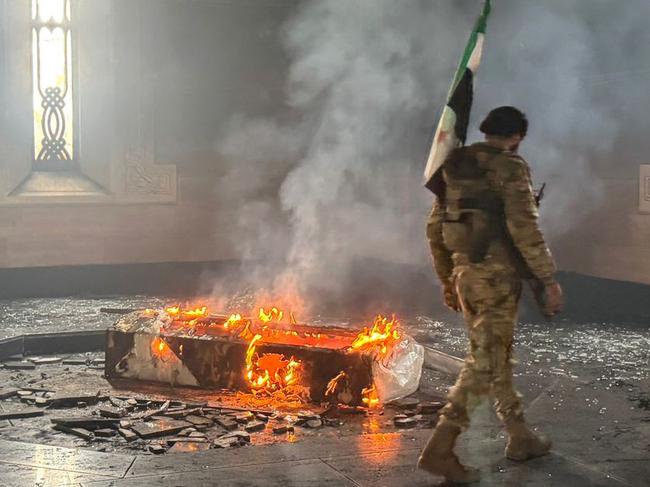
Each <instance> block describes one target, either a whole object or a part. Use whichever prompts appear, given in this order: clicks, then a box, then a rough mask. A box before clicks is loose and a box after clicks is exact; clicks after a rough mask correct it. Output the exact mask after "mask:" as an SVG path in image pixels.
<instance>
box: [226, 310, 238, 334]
mask: <svg viewBox="0 0 650 487" xmlns="http://www.w3.org/2000/svg"><path fill="white" fill-rule="evenodd" d="M241 322H242V317H241V315H240V314H239V313H233V314H231V315H230V316H229V317H228V319H227V320H226V322H225V323H224V324H223V327H224V328H225V329H226V330H227V329H228V328H230V327H231V326H233V325H234V326H237V325H240V324H241Z"/></svg>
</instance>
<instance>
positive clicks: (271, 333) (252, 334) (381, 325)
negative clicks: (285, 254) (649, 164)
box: [152, 301, 402, 408]
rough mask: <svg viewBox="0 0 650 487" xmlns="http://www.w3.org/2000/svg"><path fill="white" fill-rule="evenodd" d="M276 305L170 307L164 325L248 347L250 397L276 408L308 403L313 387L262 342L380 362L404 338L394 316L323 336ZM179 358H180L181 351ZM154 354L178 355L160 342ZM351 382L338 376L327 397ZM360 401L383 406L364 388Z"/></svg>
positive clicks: (297, 364) (297, 366) (291, 360)
mask: <svg viewBox="0 0 650 487" xmlns="http://www.w3.org/2000/svg"><path fill="white" fill-rule="evenodd" d="M273 302H274V303H275V304H276V305H275V306H270V307H268V306H267V305H265V306H257V305H256V306H254V307H253V309H254V310H257V313H255V312H253V313H248V314H244V313H241V312H234V313H232V314H230V315H221V314H211V313H210V312H209V310H208V307H207V306H203V305H201V306H198V307H196V308H194V309H183V308H182V307H181V306H180V305H177V306H169V307H167V308H165V310H164V311H165V313H166V314H167V315H168V316H169V317H171V320H168V322H166V323H165V324H164V325H163V326H164V327H165V328H169V329H170V330H173V331H174V332H177V330H179V329H180V330H181V331H182V332H184V333H186V334H187V335H190V336H203V335H213V336H221V337H223V336H227V337H230V338H231V339H232V340H234V341H242V340H243V341H244V342H245V343H247V345H248V346H247V349H246V355H245V369H244V371H243V375H244V379H245V382H246V384H248V386H249V388H250V390H251V391H252V394H249V396H250V397H251V400H253V401H257V402H261V401H264V402H267V403H273V404H275V405H277V404H278V403H282V404H283V405H289V404H290V405H291V407H293V406H294V405H298V404H299V403H304V402H305V401H307V400H308V399H309V388H308V387H307V386H305V385H304V384H303V382H304V378H303V375H304V364H303V363H302V362H301V361H300V360H297V359H296V358H295V357H294V356H290V357H286V356H285V355H283V354H280V353H258V347H259V346H260V345H261V344H262V343H264V344H265V345H267V344H283V345H295V346H302V347H319V348H327V349H331V350H344V351H348V352H356V353H359V352H361V353H367V354H372V355H373V356H374V358H375V359H379V358H383V357H386V356H388V355H389V354H390V353H391V351H392V350H393V347H394V346H395V344H396V343H397V342H398V341H399V340H401V339H402V333H401V330H400V329H399V327H400V323H399V320H398V319H397V318H396V317H395V316H392V317H391V318H389V317H385V316H382V315H377V316H376V317H375V319H374V322H373V325H372V326H367V327H364V328H363V329H362V330H361V331H360V332H358V334H357V333H356V331H352V330H344V331H343V332H341V331H340V330H341V329H340V328H338V329H337V330H339V331H336V332H333V333H332V334H330V333H329V332H327V331H323V330H324V328H319V329H310V328H309V327H308V326H306V325H304V324H298V323H297V321H296V318H295V315H294V313H293V311H290V309H289V308H286V309H283V308H281V307H280V306H279V305H278V303H279V301H273ZM267 303H268V301H267ZM321 332H322V333H321ZM178 353H179V354H181V353H182V349H181V350H180V351H179V352H178ZM152 354H153V356H155V357H156V358H158V359H159V360H162V361H168V360H171V359H174V358H176V355H175V353H174V351H172V350H171V349H170V348H169V345H168V344H167V343H165V342H164V341H163V340H162V339H160V338H158V339H156V340H155V341H154V342H153V343H152ZM347 380H348V376H347V374H346V372H345V371H341V372H339V374H338V375H336V376H335V377H334V378H332V379H331V380H330V381H329V383H328V384H327V387H326V391H325V396H326V397H328V396H329V397H331V396H334V397H337V394H338V395H339V396H340V395H341V394H342V393H344V392H345V388H346V387H347V385H346V382H347ZM344 386H345V387H344ZM339 400H340V398H339ZM362 400H363V404H364V405H365V406H366V407H367V408H375V407H377V406H379V404H380V400H379V396H378V394H377V390H376V387H375V386H374V385H371V386H369V387H367V388H365V389H363V391H362Z"/></svg>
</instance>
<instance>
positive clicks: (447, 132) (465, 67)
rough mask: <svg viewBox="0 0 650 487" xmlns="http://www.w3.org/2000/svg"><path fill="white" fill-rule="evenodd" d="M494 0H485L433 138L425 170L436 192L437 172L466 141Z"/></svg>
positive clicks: (427, 185) (425, 180) (425, 183)
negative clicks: (491, 2) (476, 78)
mask: <svg viewBox="0 0 650 487" xmlns="http://www.w3.org/2000/svg"><path fill="white" fill-rule="evenodd" d="M491 8H492V7H491V5H490V0H485V2H484V4H483V11H482V12H481V16H480V17H479V18H478V20H477V21H476V25H475V26H474V30H472V34H471V35H470V37H469V41H468V42H467V47H465V52H464V53H463V57H462V59H461V60H460V64H459V65H458V69H457V70H456V75H455V76H454V81H453V83H452V84H451V88H450V89H449V94H448V95H447V104H446V105H445V108H444V109H443V111H442V116H441V117H440V122H438V128H437V129H436V133H435V135H434V137H433V142H432V144H431V151H430V152H429V158H428V160H427V167H426V169H425V170H424V185H425V186H426V187H427V188H428V189H429V190H431V191H433V192H434V193H436V191H437V184H436V183H437V181H436V177H435V176H436V173H437V172H438V169H440V166H442V164H443V162H445V159H446V158H447V155H448V154H449V152H450V151H451V150H452V149H454V148H456V147H458V146H460V145H463V144H465V139H466V138H467V127H468V125H469V114H470V111H471V110H472V100H473V98H474V75H475V74H476V71H477V70H478V66H479V64H480V63H481V54H482V52H483V39H484V37H485V28H486V26H487V20H488V17H489V16H490V10H491Z"/></svg>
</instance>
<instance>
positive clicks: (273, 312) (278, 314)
mask: <svg viewBox="0 0 650 487" xmlns="http://www.w3.org/2000/svg"><path fill="white" fill-rule="evenodd" d="M257 317H258V318H259V319H260V321H261V322H262V323H270V322H271V321H273V320H275V321H276V322H278V323H279V322H280V321H282V318H283V317H284V311H282V310H279V309H278V308H276V307H275V306H273V307H272V308H271V309H269V311H268V313H267V312H266V311H265V310H264V308H260V311H259V313H258V314H257Z"/></svg>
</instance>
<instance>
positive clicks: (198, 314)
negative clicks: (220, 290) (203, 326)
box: [183, 306, 208, 318]
mask: <svg viewBox="0 0 650 487" xmlns="http://www.w3.org/2000/svg"><path fill="white" fill-rule="evenodd" d="M183 314H184V315H185V316H189V317H190V318H203V317H204V316H207V315H208V307H207V306H201V307H200V308H195V309H190V310H186V311H183Z"/></svg>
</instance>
